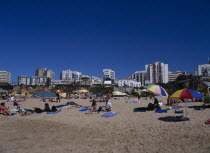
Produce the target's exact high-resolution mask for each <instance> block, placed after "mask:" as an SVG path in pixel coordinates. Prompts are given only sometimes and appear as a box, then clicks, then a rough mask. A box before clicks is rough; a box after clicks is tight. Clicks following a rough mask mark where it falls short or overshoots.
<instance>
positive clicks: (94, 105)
mask: <svg viewBox="0 0 210 153" xmlns="http://www.w3.org/2000/svg"><path fill="white" fill-rule="evenodd" d="M96 106H97V103H96V100H95V98H93V102H92V107H93V111H95V110H96Z"/></svg>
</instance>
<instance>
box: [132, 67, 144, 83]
mask: <svg viewBox="0 0 210 153" xmlns="http://www.w3.org/2000/svg"><path fill="white" fill-rule="evenodd" d="M131 78H132V79H134V80H135V81H136V82H140V83H141V85H142V86H145V79H146V72H145V71H136V72H135V73H134V74H133V75H132V76H131Z"/></svg>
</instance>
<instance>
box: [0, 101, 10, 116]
mask: <svg viewBox="0 0 210 153" xmlns="http://www.w3.org/2000/svg"><path fill="white" fill-rule="evenodd" d="M1 111H2V113H3V115H5V116H9V115H10V111H9V107H6V106H5V103H1V107H0V112H1Z"/></svg>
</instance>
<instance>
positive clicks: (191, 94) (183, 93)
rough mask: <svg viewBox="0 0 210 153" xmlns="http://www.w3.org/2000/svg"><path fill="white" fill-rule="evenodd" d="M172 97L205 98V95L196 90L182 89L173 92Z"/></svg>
mask: <svg viewBox="0 0 210 153" xmlns="http://www.w3.org/2000/svg"><path fill="white" fill-rule="evenodd" d="M170 98H178V99H193V98H204V96H203V95H201V94H200V93H198V92H197V91H195V90H191V89H181V90H178V91H176V92H175V93H174V94H172V95H171V96H170Z"/></svg>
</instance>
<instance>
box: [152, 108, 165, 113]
mask: <svg viewBox="0 0 210 153" xmlns="http://www.w3.org/2000/svg"><path fill="white" fill-rule="evenodd" d="M167 111H168V110H167V109H156V111H155V113H167Z"/></svg>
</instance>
